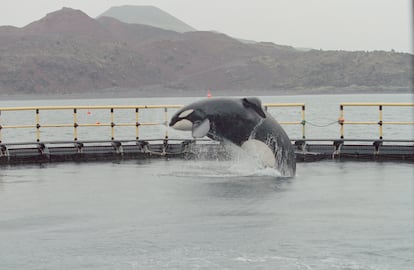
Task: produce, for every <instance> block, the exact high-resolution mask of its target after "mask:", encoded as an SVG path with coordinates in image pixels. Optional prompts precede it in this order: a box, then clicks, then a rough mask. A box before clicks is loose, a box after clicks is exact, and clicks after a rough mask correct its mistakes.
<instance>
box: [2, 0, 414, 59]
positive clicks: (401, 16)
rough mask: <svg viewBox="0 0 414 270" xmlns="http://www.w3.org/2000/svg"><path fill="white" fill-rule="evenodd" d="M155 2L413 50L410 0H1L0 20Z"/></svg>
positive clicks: (201, 15)
mask: <svg viewBox="0 0 414 270" xmlns="http://www.w3.org/2000/svg"><path fill="white" fill-rule="evenodd" d="M120 5H153V6H157V7H159V8H161V9H163V10H164V11H166V12H168V13H170V14H171V15H173V16H175V17H177V18H178V19H180V20H182V21H184V22H186V23H187V24H189V25H191V26H193V27H194V28H196V29H197V30H216V31H219V32H222V33H225V34H228V35H230V36H233V37H237V38H242V39H249V40H255V41H271V42H274V43H277V44H282V45H292V46H295V47H303V48H314V49H323V50H369V51H372V50H386V51H389V50H391V49H394V50H396V51H400V52H411V53H412V52H413V48H412V44H411V43H412V20H411V16H412V14H411V12H412V8H411V0H35V1H32V0H0V25H14V26H19V27H21V26H24V25H26V24H28V23H30V22H32V21H34V20H38V19H40V18H41V17H43V16H45V15H46V14H47V13H49V12H52V11H55V10H58V9H60V8H62V7H63V6H65V7H71V8H76V9H81V10H82V11H84V12H85V13H87V14H88V15H89V16H91V17H96V16H98V15H99V14H101V13H103V12H104V11H105V10H107V9H108V8H109V7H111V6H120Z"/></svg>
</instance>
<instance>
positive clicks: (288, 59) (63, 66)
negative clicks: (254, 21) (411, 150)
mask: <svg viewBox="0 0 414 270" xmlns="http://www.w3.org/2000/svg"><path fill="white" fill-rule="evenodd" d="M412 60H413V55H411V54H407V53H395V52H383V51H377V52H363V51H360V52H347V51H321V50H308V51H300V50H297V49H294V48H292V47H289V46H281V45H277V44H273V43H269V42H258V43H252V44H246V43H242V42H240V41H238V40H236V39H234V38H231V37H229V36H227V35H225V34H220V33H213V32H202V31H195V32H186V33H178V32H175V31H169V30H165V29H160V28H156V27H152V26H148V25H141V24H127V23H123V22H121V21H119V20H116V19H114V18H110V17H99V18H98V19H93V18H90V17H89V16H87V15H86V14H85V13H83V12H82V11H80V10H73V9H69V8H63V9H61V10H59V11H56V12H52V13H50V14H48V15H47V16H46V17H44V18H42V19H40V20H38V21H35V22H33V23H31V24H29V25H27V26H25V27H22V28H16V27H0V95H15V94H51V93H53V94H58V95H60V94H82V95H84V94H88V95H95V96H96V95H101V93H107V94H108V93H109V94H111V95H112V94H113V95H115V96H119V95H135V96H142V95H146V96H149V95H163V96H165V95H189V96H191V95H198V94H197V91H201V92H206V90H208V89H211V90H212V91H214V93H215V95H222V94H223V95H224V94H232V95H235V94H243V93H244V92H243V91H245V90H246V91H247V90H254V91H255V92H249V93H250V95H251V93H266V94H280V93H289V94H297V93H301V94H306V93H314V92H316V91H318V92H321V91H326V92H328V91H329V93H349V92H351V91H353V92H360V91H365V92H366V91H373V92H379V91H393V92H398V91H401V90H405V91H407V90H409V89H411V82H412V79H413V73H412V68H411V63H412ZM104 89H110V90H108V91H106V92H105V91H104ZM201 92H199V93H201ZM246 93H247V92H246ZM249 93H247V94H249Z"/></svg>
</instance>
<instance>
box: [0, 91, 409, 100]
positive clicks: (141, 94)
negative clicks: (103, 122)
mask: <svg viewBox="0 0 414 270" xmlns="http://www.w3.org/2000/svg"><path fill="white" fill-rule="evenodd" d="M209 91H210V93H211V95H212V96H213V97H214V96H217V97H225V96H303V95H358V94H410V93H411V94H414V91H413V89H409V88H400V89H395V88H394V89H390V88H384V89H369V88H366V89H360V88H353V89H332V88H323V89H321V88H319V89H294V90H248V89H245V90H216V91H214V90H194V91H189V90H178V89H165V88H157V89H124V88H122V89H121V88H111V89H103V90H100V91H97V90H94V91H93V92H88V93H86V94H85V93H63V94H56V93H53V94H21V95H13V94H9V95H6V94H0V100H29V99H30V100H33V99H34V100H49V99H110V98H159V97H171V98H174V97H177V98H179V97H207V94H208V92H209Z"/></svg>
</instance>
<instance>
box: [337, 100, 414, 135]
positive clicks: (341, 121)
mask: <svg viewBox="0 0 414 270" xmlns="http://www.w3.org/2000/svg"><path fill="white" fill-rule="evenodd" d="M345 107H378V121H377V122H375V121H345V117H344V108H345ZM383 107H414V103H341V104H340V105H339V110H340V114H339V120H338V123H339V125H340V133H341V139H343V138H344V126H345V124H347V125H378V128H379V139H380V140H382V139H383V125H414V122H412V121H398V122H392V121H383V113H382V112H383V110H382V109H383Z"/></svg>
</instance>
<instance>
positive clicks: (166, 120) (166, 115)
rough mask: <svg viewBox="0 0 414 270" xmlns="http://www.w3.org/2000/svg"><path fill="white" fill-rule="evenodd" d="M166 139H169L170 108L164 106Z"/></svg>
mask: <svg viewBox="0 0 414 270" xmlns="http://www.w3.org/2000/svg"><path fill="white" fill-rule="evenodd" d="M164 125H165V139H168V108H167V107H164Z"/></svg>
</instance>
